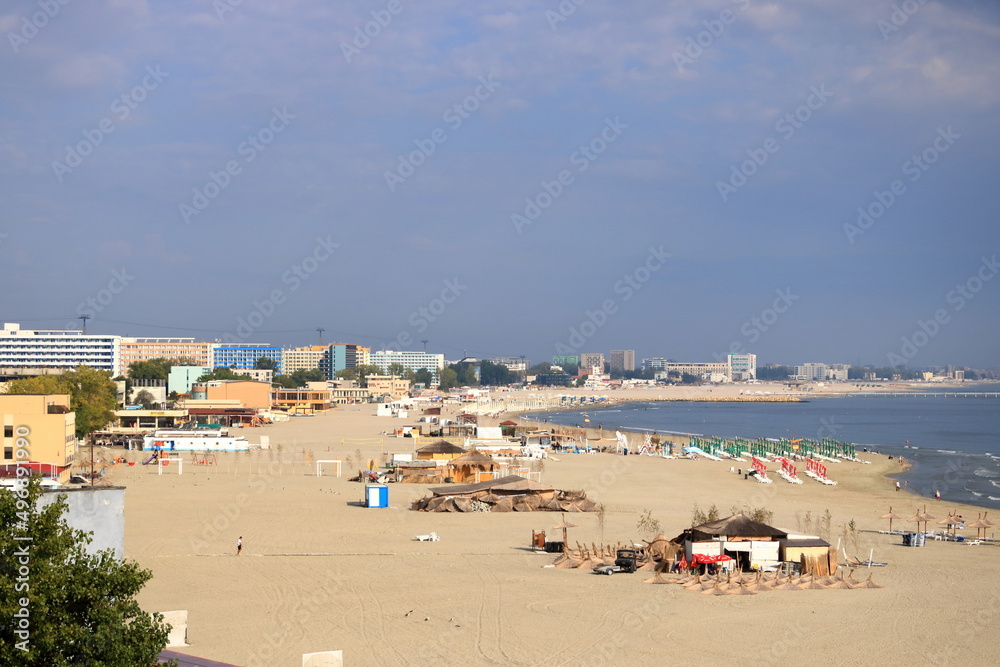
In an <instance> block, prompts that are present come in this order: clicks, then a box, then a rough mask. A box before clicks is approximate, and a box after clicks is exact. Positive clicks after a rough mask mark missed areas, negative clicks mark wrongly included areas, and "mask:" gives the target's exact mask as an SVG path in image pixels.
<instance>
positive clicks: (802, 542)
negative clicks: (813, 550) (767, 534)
mask: <svg viewBox="0 0 1000 667" xmlns="http://www.w3.org/2000/svg"><path fill="white" fill-rule="evenodd" d="M778 544H780V545H781V546H783V547H829V546H830V543H829V542H827V541H826V540H824V539H821V538H819V537H810V538H798V539H794V538H785V539H779V540H778Z"/></svg>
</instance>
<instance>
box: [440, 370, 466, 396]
mask: <svg viewBox="0 0 1000 667" xmlns="http://www.w3.org/2000/svg"><path fill="white" fill-rule="evenodd" d="M452 365H454V364H452ZM460 386H461V385H460V384H459V383H458V373H456V372H455V369H454V368H452V366H449V367H447V368H445V369H444V370H442V371H441V381H440V383H439V384H438V389H441V390H442V391H447V390H449V389H454V388H455V387H460Z"/></svg>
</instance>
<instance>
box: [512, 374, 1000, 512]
mask: <svg viewBox="0 0 1000 667" xmlns="http://www.w3.org/2000/svg"><path fill="white" fill-rule="evenodd" d="M848 395H850V394H848ZM834 396H835V397H836V396H840V395H834ZM664 400H668V401H674V402H676V401H686V402H698V401H696V400H690V399H679V398H678V399H651V400H642V399H634V398H629V399H627V400H624V401H621V402H616V403H613V404H612V403H602V404H599V405H598V404H595V405H597V407H599V408H603V407H606V406H608V405H621V404H622V403H656V402H663V401H664ZM589 406H590V404H587V406H581V405H572V406H560V407H558V408H553V409H544V408H540V409H537V410H530V411H521V412H519V413H518V415H517V418H518V419H519V420H521V421H522V422H523V423H526V424H531V425H534V426H536V427H538V428H539V429H541V430H554V428H559V429H564V430H565V431H566V432H568V433H569V434H570V435H577V436H579V437H583V438H584V439H586V440H595V441H605V442H608V441H614V440H615V436H614V432H615V431H620V432H621V433H622V434H624V435H625V436H626V437H627V438H628V442H629V446H630V452H631V453H632V454H635V452H637V451H638V449H639V447H640V446H641V445H642V444H643V442H644V441H645V437H646V436H647V435H649V434H650V433H653V434H657V435H660V436H669V437H666V438H663V439H665V440H670V441H671V442H672V443H673V444H675V445H676V446H679V447H684V446H687V445H689V444H690V442H691V436H695V437H699V438H714V437H720V438H721V437H722V436H715V435H713V434H711V433H704V434H699V433H681V432H678V431H665V430H661V429H635V428H617V429H613V430H604V429H600V428H593V427H589V428H588V427H581V426H571V425H567V424H558V423H555V422H545V421H539V420H537V419H533V418H531V416H532V415H535V414H537V413H541V412H566V411H570V410H583V409H587V407H589ZM501 419H502V417H501V418H500V419H497V423H499V421H500V420H501ZM560 432H562V431H560ZM609 433H610V435H611V437H610V438H609V437H606V436H607V434H609ZM602 436H605V437H602ZM723 439H731V438H723ZM848 444H854V445H855V446H856V447H861V445H857V444H856V443H848ZM633 446H634V447H633ZM857 455H858V458H861V459H864V456H865V455H869V456H873V457H874V456H879V457H885V458H886V459H887V460H902V461H903V464H902V465H901V466H899V467H898V468H896V469H887V470H884V471H883V472H882V473H881V476H882V478H883V479H884V480H885V481H886V482H891V483H892V484H895V483H896V482H898V481H899V478H900V477H902V476H905V475H906V474H907V473H908V472H910V471H911V470H912V469H913V468H914V462H913V460H912V459H911V458H910V457H903V456H897V455H892V454H883V453H881V452H874V451H858V452H857ZM723 462H725V461H723ZM842 462H849V461H842ZM768 472H773V471H771V470H769V471H768ZM904 481H906V480H904ZM900 491H902V492H905V493H906V494H907V495H908V496H909V497H912V498H917V499H921V500H925V501H926V500H931V501H937V500H938V499H937V498H935V497H934V496H930V495H923V494H921V493H919V492H917V491H915V490H913V489H912V488H910V487H909V484H908V483H907V484H906V486H903V487H901V488H900ZM952 504H956V503H952ZM957 504H959V505H962V506H965V507H971V508H975V509H976V510H981V511H984V512H989V511H991V510H992V511H994V512H995V511H997V508H995V507H986V506H983V505H977V504H975V503H969V502H959V503H957Z"/></svg>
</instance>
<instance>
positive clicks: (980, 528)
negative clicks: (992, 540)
mask: <svg viewBox="0 0 1000 667" xmlns="http://www.w3.org/2000/svg"><path fill="white" fill-rule="evenodd" d="M990 525H991V523H990V522H989V521H987V520H986V518H985V517H978V516H977V518H976V520H975V522H973V523H970V524H969V525H968V526H966V528H975V529H976V539H979V538H980V537H986V531H987V530H989V527H990ZM980 532H982V536H980V534H979V533H980Z"/></svg>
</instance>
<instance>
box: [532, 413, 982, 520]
mask: <svg viewBox="0 0 1000 667" xmlns="http://www.w3.org/2000/svg"><path fill="white" fill-rule="evenodd" d="M584 412H586V413H587V414H588V415H589V416H590V424H589V426H590V427H591V428H597V427H598V426H599V425H601V424H603V426H604V429H605V430H610V431H612V432H613V431H614V430H615V429H619V430H621V429H628V430H631V431H657V432H658V433H660V434H665V435H667V434H670V433H680V434H689V433H690V434H692V435H703V436H719V437H723V438H735V437H744V438H752V439H753V438H757V437H765V438H781V437H787V438H811V439H820V438H834V439H835V440H841V441H843V442H851V443H854V444H855V445H857V447H858V450H859V452H860V451H861V450H862V449H863V448H865V447H867V448H869V449H870V450H872V451H879V452H881V453H883V454H891V455H893V456H900V455H902V456H904V457H906V458H907V459H909V460H910V461H911V462H912V463H913V468H911V469H910V471H909V472H908V473H906V474H904V475H900V476H899V477H898V478H899V479H900V481H903V482H906V483H907V485H908V488H909V489H910V490H911V491H913V492H915V493H919V494H920V495H923V496H926V497H929V498H932V497H933V496H934V493H935V492H936V491H940V492H941V497H942V499H943V500H946V501H947V500H950V501H954V502H963V503H970V504H973V505H980V506H982V507H990V508H996V509H1000V397H995V396H994V397H981V396H980V397H973V396H971V395H970V396H964V397H957V398H956V397H947V398H945V397H936V396H927V395H921V394H915V395H910V396H866V397H850V396H849V397H844V398H816V399H810V400H809V401H808V402H806V403H679V402H670V403H664V402H657V403H643V402H636V403H623V404H620V405H616V406H610V407H608V408H598V407H597V406H592V407H590V408H589V409H581V410H569V411H557V412H545V413H538V414H535V415H534V418H536V419H539V418H541V419H548V420H549V421H550V422H553V423H557V424H565V425H571V426H578V425H579V426H583V425H584V422H583V419H584V417H583V416H582V413H584ZM668 439H669V435H668ZM859 456H861V458H864V455H863V453H862V454H859Z"/></svg>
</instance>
